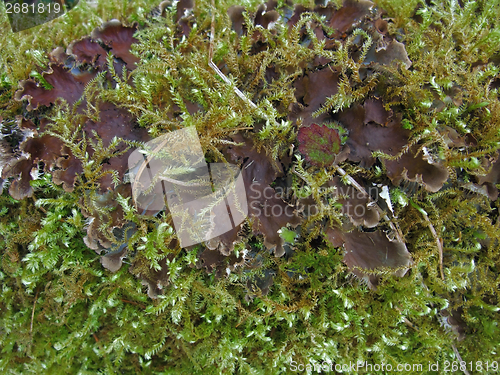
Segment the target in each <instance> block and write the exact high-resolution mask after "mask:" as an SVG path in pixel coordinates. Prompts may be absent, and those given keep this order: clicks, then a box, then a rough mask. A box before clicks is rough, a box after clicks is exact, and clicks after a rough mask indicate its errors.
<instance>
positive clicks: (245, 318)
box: [234, 307, 260, 328]
mask: <svg viewBox="0 0 500 375" xmlns="http://www.w3.org/2000/svg"><path fill="white" fill-rule="evenodd" d="M258 309H260V307H257V308H256V309H255V310H254V311H252V312H251V313H250V314H253V313H255V312H257V310H258ZM250 314H248V315H247V316H245V317H244V318H243V320H242V321H241V322H239V323H238V324H236V326H235V327H234V328H238V326H239V325H240V324H241V323H243V322H244V321H245V320H247V318H248V317H249V316H250Z"/></svg>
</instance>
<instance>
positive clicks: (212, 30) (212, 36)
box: [208, 0, 257, 109]
mask: <svg viewBox="0 0 500 375" xmlns="http://www.w3.org/2000/svg"><path fill="white" fill-rule="evenodd" d="M214 39H215V0H212V24H211V26H210V46H209V50H208V60H209V61H208V65H209V66H210V67H211V68H212V69H213V70H214V71H215V73H217V75H218V76H219V77H220V78H222V80H223V81H224V82H226V83H227V84H228V85H230V86H231V84H232V83H231V81H230V80H229V78H227V77H226V76H225V75H224V73H222V72H221V71H220V69H219V67H218V66H217V65H215V64H214V62H213V61H212V57H213V55H214ZM233 90H234V92H235V93H236V95H238V96H239V97H240V98H241V99H242V100H243V101H244V102H245V103H247V104H248V105H249V106H250V107H252V108H253V109H257V106H256V105H255V104H254V103H253V102H252V101H251V100H250V99H248V98H247V97H246V96H245V94H243V93H242V92H241V91H240V89H239V88H237V87H236V86H235V87H233Z"/></svg>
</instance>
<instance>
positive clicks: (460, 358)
mask: <svg viewBox="0 0 500 375" xmlns="http://www.w3.org/2000/svg"><path fill="white" fill-rule="evenodd" d="M451 347H452V348H453V352H454V353H455V356H456V357H457V359H458V361H459V363H462V362H464V360H463V359H462V357H461V356H460V353H459V352H458V349H457V347H456V346H455V345H451ZM460 369H461V370H462V371H463V373H464V374H465V375H470V373H469V371H467V366H466V367H464V368H463V369H462V368H460Z"/></svg>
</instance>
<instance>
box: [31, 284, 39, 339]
mask: <svg viewBox="0 0 500 375" xmlns="http://www.w3.org/2000/svg"><path fill="white" fill-rule="evenodd" d="M38 293H39V291H38V290H37V291H36V295H35V300H34V301H33V309H32V310H31V324H30V335H33V320H34V319H35V307H36V301H37V300H38Z"/></svg>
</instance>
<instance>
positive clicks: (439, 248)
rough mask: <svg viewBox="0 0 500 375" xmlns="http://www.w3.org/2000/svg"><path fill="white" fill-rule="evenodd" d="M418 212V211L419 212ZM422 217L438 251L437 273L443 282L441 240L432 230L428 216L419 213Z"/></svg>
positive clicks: (432, 226)
mask: <svg viewBox="0 0 500 375" xmlns="http://www.w3.org/2000/svg"><path fill="white" fill-rule="evenodd" d="M419 211H420V210H419ZM420 213H421V214H422V216H423V217H424V219H425V221H426V222H427V226H428V227H429V230H430V231H431V233H432V237H434V240H435V241H436V245H437V248H438V251H439V272H440V273H441V279H442V280H444V272H443V240H442V239H441V238H439V236H438V235H437V232H436V229H434V225H432V223H431V221H430V220H429V216H427V214H426V213H425V212H422V211H420Z"/></svg>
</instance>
